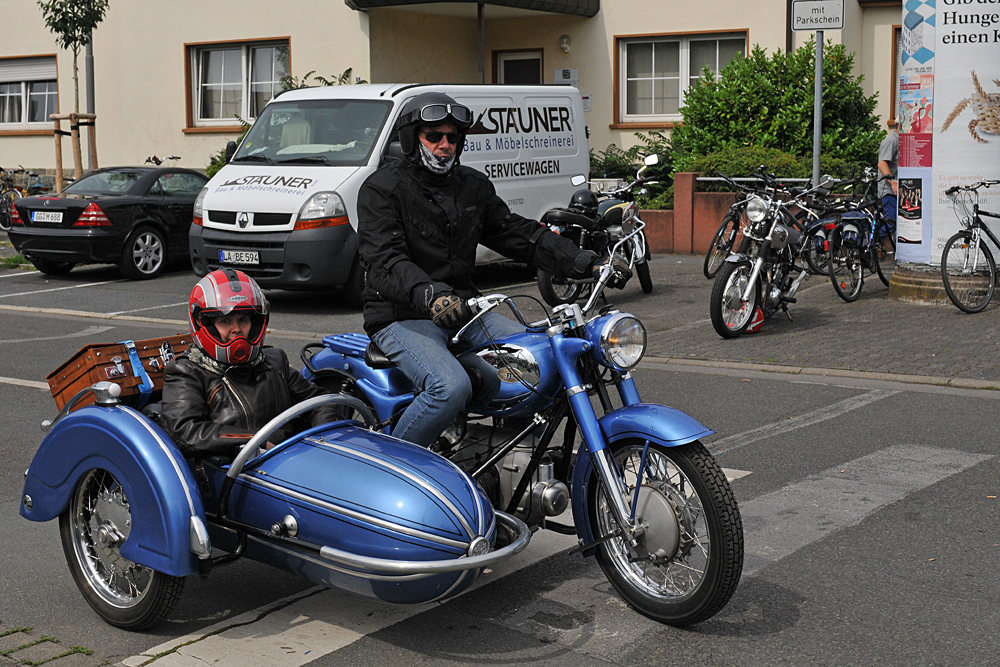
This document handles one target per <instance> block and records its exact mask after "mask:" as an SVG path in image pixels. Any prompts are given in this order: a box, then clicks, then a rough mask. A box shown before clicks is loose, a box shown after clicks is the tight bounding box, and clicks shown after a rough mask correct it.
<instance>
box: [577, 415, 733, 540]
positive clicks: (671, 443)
mask: <svg viewBox="0 0 1000 667" xmlns="http://www.w3.org/2000/svg"><path fill="white" fill-rule="evenodd" d="M598 421H599V423H600V425H601V431H602V432H603V434H604V438H605V440H606V442H607V443H608V444H612V443H615V442H618V441H619V440H625V439H633V438H634V439H638V440H648V441H649V442H653V443H656V444H658V445H663V446H664V447H677V446H679V445H686V444H687V443H689V442H693V441H695V440H697V439H698V438H703V437H705V436H707V435H711V434H713V433H715V431H713V430H712V429H710V428H708V427H707V426H705V425H704V424H702V423H701V422H699V421H698V420H697V419H695V418H693V417H690V416H688V415H686V414H684V413H683V412H681V411H680V410H675V409H674V408H671V407H668V406H666V405H657V404H654V403H636V404H635V405H626V406H625V407H623V408H621V409H619V410H615V411H613V412H609V413H608V414H606V415H604V416H603V417H601V418H600V419H599V420H598ZM595 482H596V478H595V477H594V475H593V462H592V461H591V458H590V453H589V451H588V450H587V448H586V447H582V446H581V447H580V450H579V452H578V453H577V455H576V463H575V464H574V466H573V522H574V523H575V524H576V533H577V536H579V538H580V539H581V540H583V543H584V544H590V543H591V542H593V541H594V533H593V530H592V529H591V525H590V513H589V512H588V511H587V498H588V496H589V495H590V488H589V486H590V485H591V484H593V483H595ZM592 551H593V550H592V549H591V550H588V551H586V552H585V553H586V554H587V555H590V553H592Z"/></svg>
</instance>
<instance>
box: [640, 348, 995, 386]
mask: <svg viewBox="0 0 1000 667" xmlns="http://www.w3.org/2000/svg"><path fill="white" fill-rule="evenodd" d="M643 360H644V361H648V362H652V363H658V364H673V365H675V366H696V367H699V368H728V369H732V370H742V371H759V372H762V373H783V374H785V375H818V376H822V377H844V378H857V379H864V380H879V381H882V382H901V383H903V384H926V385H936V386H939V387H955V388H957V389H982V390H989V391H1000V381H998V380H974V379H972V378H960V377H940V376H934V375H905V374H903V373H881V372H868V371H852V370H842V369H837V368H808V367H806V366H782V365H780V364H758V363H748V362H740V361H708V360H704V359H682V358H677V357H651V356H647V357H643Z"/></svg>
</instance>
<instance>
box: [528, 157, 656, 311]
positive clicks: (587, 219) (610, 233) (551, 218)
mask: <svg viewBox="0 0 1000 667" xmlns="http://www.w3.org/2000/svg"><path fill="white" fill-rule="evenodd" d="M658 161H659V158H658V157H657V156H656V155H650V156H647V157H646V158H645V160H644V161H643V162H644V166H643V167H642V168H641V169H639V171H638V172H637V173H636V177H635V179H634V180H633V181H632V182H631V183H627V184H625V185H623V186H621V187H619V188H615V189H613V190H608V191H606V192H602V193H595V192H593V191H591V190H590V189H587V188H584V189H581V190H578V191H576V192H575V193H573V196H572V198H571V199H570V204H569V207H568V208H554V209H551V210H549V211H546V212H545V214H544V215H542V219H541V221H540V222H541V223H542V224H544V225H547V226H548V227H549V229H551V230H552V231H554V232H556V233H558V234H562V235H563V236H565V237H567V238H569V239H571V240H572V241H573V242H574V243H576V244H577V245H578V246H579V247H580V248H583V249H585V250H593V251H594V252H596V253H597V254H598V255H601V256H604V257H606V256H607V255H608V254H609V252H610V249H611V248H612V247H613V246H615V245H616V244H618V243H619V242H620V241H621V240H622V239H623V238H625V237H629V238H630V239H631V241H630V242H629V243H627V244H623V245H622V247H621V250H620V252H621V253H622V257H623V258H624V259H625V260H626V261H627V262H628V264H629V268H630V269H631V270H632V272H633V273H634V274H635V275H636V277H637V278H638V279H639V285H640V286H641V287H642V291H643V292H645V293H647V294H648V293H650V292H652V291H653V281H652V278H650V275H649V264H648V263H647V262H648V260H649V257H650V253H649V246H648V245H647V243H646V234H645V233H644V232H643V231H642V229H643V228H644V227H645V226H646V223H644V222H643V221H642V220H641V219H640V218H639V207H638V205H637V204H636V201H635V197H636V195H637V194H641V192H642V186H643V185H646V184H649V183H653V182H655V181H652V180H647V179H644V178H642V173H643V172H644V171H645V170H646V169H647V168H649V167H651V166H653V165H655V164H657V163H658ZM584 183H586V179H584V178H583V177H582V176H577V177H574V178H573V185H583V184H584ZM633 232H637V233H633ZM537 280H538V291H539V292H540V293H541V295H542V299H544V300H545V303H547V304H549V305H550V306H558V305H559V304H564V303H576V301H577V300H578V299H581V298H584V297H586V296H587V295H588V294H589V293H590V292H591V289H592V287H593V285H594V282H595V281H594V279H593V278H582V279H573V278H564V277H562V276H557V275H553V274H551V273H549V272H547V271H542V270H539V271H538V276H537Z"/></svg>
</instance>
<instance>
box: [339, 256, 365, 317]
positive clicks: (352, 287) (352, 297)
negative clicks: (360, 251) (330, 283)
mask: <svg viewBox="0 0 1000 667" xmlns="http://www.w3.org/2000/svg"><path fill="white" fill-rule="evenodd" d="M364 291H365V270H364V268H362V266H361V260H360V259H359V258H357V257H355V258H354V264H353V265H352V266H351V275H349V276H348V277H347V284H346V285H344V292H346V293H347V303H349V304H351V305H352V306H354V307H355V308H361V307H362V306H363V305H364V303H365V302H364V299H363V298H362V297H361V294H362V293H363V292H364Z"/></svg>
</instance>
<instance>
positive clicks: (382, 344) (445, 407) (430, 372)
mask: <svg viewBox="0 0 1000 667" xmlns="http://www.w3.org/2000/svg"><path fill="white" fill-rule="evenodd" d="M479 322H480V323H482V325H484V326H485V329H486V330H488V331H489V333H490V334H492V335H493V337H494V338H500V337H501V336H507V335H509V334H512V333H519V332H522V331H524V327H522V326H521V325H520V324H518V323H517V322H514V321H512V320H509V319H507V318H506V317H504V316H502V315H500V314H498V313H486V315H484V316H483V317H482V318H481V319H480V320H479ZM484 326H480V324H479V323H477V324H474V325H472V326H471V327H469V329H468V331H466V332H465V333H464V334H463V335H462V338H461V339H460V340H461V343H463V344H464V347H467V348H478V347H479V346H481V345H483V344H485V343H486V342H487V341H488V340H489V339H488V337H487V335H486V331H485V330H484ZM456 331H457V329H456V330H452V331H448V330H446V329H442V328H440V327H438V326H437V325H436V324H434V323H433V322H431V321H430V320H402V321H400V322H393V323H392V324H390V325H389V326H387V327H385V328H384V329H382V330H381V331H379V332H378V333H376V334H375V335H374V336H373V337H372V340H374V341H375V344H376V345H378V347H379V349H380V350H382V352H383V353H385V356H387V357H388V358H389V359H390V360H391V361H392V362H393V363H394V364H396V366H397V367H398V368H399V370H401V371H402V372H403V374H404V375H406V377H408V378H409V379H410V381H411V382H413V387H414V390H415V391H416V392H417V395H416V398H414V399H413V403H411V404H410V405H409V406H408V407H407V408H406V410H405V411H404V412H403V415H402V416H401V417H400V418H399V423H397V424H396V428H394V429H393V431H392V434H393V435H394V436H396V437H397V438H400V439H402V440H408V441H409V442H412V443H415V444H418V445H421V446H423V447H427V446H430V445H432V444H434V441H435V440H437V438H438V436H439V435H441V433H442V432H443V431H444V429H445V428H447V426H448V424H450V423H451V422H452V421H453V420H454V419H455V417H456V416H458V414H459V413H460V412H462V411H463V410H466V409H472V410H474V409H476V408H483V407H485V406H486V404H488V403H489V402H490V401H491V400H492V399H493V397H494V396H496V395H497V392H498V391H500V378H499V376H497V373H496V369H495V368H493V367H492V366H490V365H489V364H488V363H486V362H485V361H483V360H482V359H481V358H480V357H479V356H477V355H476V354H475V353H472V352H466V353H462V354H459V355H458V356H457V357H456V356H455V355H454V354H452V352H451V351H449V350H448V341H449V339H450V338H451V337H452V336H454V335H455V332H456ZM463 364H464V365H463ZM466 366H469V367H471V368H476V369H478V370H479V371H480V373H479V374H480V375H481V376H482V378H483V386H482V388H481V389H480V390H479V391H478V392H477V393H476V395H475V396H473V389H472V381H471V380H470V379H469V372H468V371H467V370H466Z"/></svg>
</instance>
